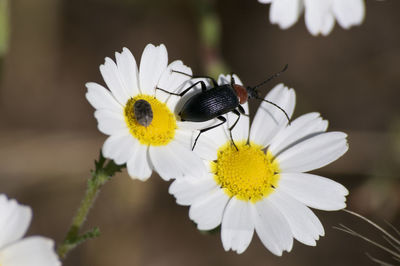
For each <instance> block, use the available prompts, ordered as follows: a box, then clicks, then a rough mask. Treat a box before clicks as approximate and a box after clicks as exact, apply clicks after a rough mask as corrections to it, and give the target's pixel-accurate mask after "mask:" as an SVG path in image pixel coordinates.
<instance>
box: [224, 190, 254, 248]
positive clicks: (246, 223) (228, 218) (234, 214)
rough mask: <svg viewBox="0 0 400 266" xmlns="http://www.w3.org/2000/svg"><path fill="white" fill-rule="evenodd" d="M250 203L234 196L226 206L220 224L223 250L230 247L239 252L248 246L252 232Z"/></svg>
mask: <svg viewBox="0 0 400 266" xmlns="http://www.w3.org/2000/svg"><path fill="white" fill-rule="evenodd" d="M250 204H252V203H249V202H247V201H242V200H238V199H236V198H235V197H234V198H232V199H231V200H230V201H229V203H228V205H227V206H226V208H225V212H224V215H223V218H222V226H221V239H222V244H223V246H224V249H225V251H228V250H230V249H232V250H233V251H236V252H237V253H238V254H240V253H243V251H245V250H246V249H247V247H248V246H249V244H250V242H251V239H252V238H253V234H254V223H253V221H252V219H251V207H250V206H249V205H250Z"/></svg>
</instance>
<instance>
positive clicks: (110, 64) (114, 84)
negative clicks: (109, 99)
mask: <svg viewBox="0 0 400 266" xmlns="http://www.w3.org/2000/svg"><path fill="white" fill-rule="evenodd" d="M100 72H101V75H102V76H103V79H104V81H105V82H106V84H107V87H108V88H109V89H110V90H111V92H112V94H113V95H114V97H115V99H117V101H118V102H119V103H120V104H121V105H125V104H126V102H127V101H128V99H129V98H130V97H129V94H128V90H127V88H126V87H125V83H124V81H123V79H122V77H121V75H120V73H119V70H118V68H117V65H116V64H115V63H114V61H113V60H111V59H110V58H108V57H106V59H105V63H104V65H101V66H100Z"/></svg>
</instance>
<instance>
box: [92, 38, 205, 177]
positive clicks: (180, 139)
mask: <svg viewBox="0 0 400 266" xmlns="http://www.w3.org/2000/svg"><path fill="white" fill-rule="evenodd" d="M115 57H116V63H114V61H113V60H111V59H110V58H108V57H107V58H106V59H105V63H104V65H101V66H100V72H101V74H102V76H103V79H104V81H105V83H106V84H107V87H108V88H109V90H107V89H106V88H104V87H103V86H101V85H99V84H97V83H92V82H90V83H87V84H86V87H87V89H88V92H87V93H86V98H87V100H88V101H89V102H90V104H91V105H92V106H93V107H94V108H96V112H95V117H96V119H97V122H98V129H99V130H100V131H101V132H102V133H104V134H107V135H109V136H110V137H108V139H107V140H106V141H105V143H104V145H103V149H102V151H103V155H104V157H106V158H110V159H113V160H114V161H115V163H117V164H125V163H126V165H127V170H128V173H129V175H130V176H131V177H132V178H138V179H140V180H147V179H148V178H149V177H150V175H151V173H152V170H155V171H157V172H158V174H159V175H160V176H161V177H162V178H163V179H165V180H169V179H171V178H179V177H181V176H183V175H193V174H199V173H200V174H201V173H204V174H205V172H206V170H205V167H204V164H203V163H202V161H201V159H200V158H199V157H198V156H197V155H196V154H195V153H194V152H192V151H191V148H190V146H189V145H186V143H188V142H190V138H191V135H192V131H191V130H189V129H185V128H184V127H182V126H181V125H182V123H181V122H180V121H176V118H175V114H174V109H175V106H176V104H177V101H176V99H175V98H176V97H175V98H174V99H171V98H173V97H170V95H169V94H167V93H165V92H162V91H160V90H156V87H159V88H162V89H164V90H166V91H170V92H175V91H177V90H178V89H180V88H181V86H182V85H183V84H184V83H185V81H187V80H189V79H190V76H187V75H184V74H181V73H176V72H173V71H172V70H174V71H180V72H183V73H187V74H188V75H191V74H192V70H191V69H190V68H189V67H187V66H185V65H184V64H183V63H182V61H179V60H177V61H174V62H172V63H171V64H169V65H167V64H168V54H167V49H166V48H165V46H164V45H163V44H161V45H160V46H154V45H152V44H148V45H147V46H146V48H145V49H144V51H143V54H142V58H141V61H140V68H139V70H138V67H137V65H136V61H135V58H134V57H133V55H132V53H131V52H130V51H129V50H128V49H127V48H124V49H123V51H122V53H115ZM170 99H171V100H170ZM139 101H140V102H141V103H142V104H143V103H144V104H145V105H146V102H147V107H151V111H152V115H151V116H149V117H146V111H145V110H146V109H142V110H140V109H141V108H142V107H140V106H138V105H136V103H139ZM136 107H138V108H139V109H135V108H136ZM149 109H150V108H149ZM135 110H137V111H140V112H142V111H143V112H144V114H139V112H137V113H135ZM148 118H149V119H148Z"/></svg>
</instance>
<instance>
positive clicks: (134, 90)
mask: <svg viewBox="0 0 400 266" xmlns="http://www.w3.org/2000/svg"><path fill="white" fill-rule="evenodd" d="M115 54H116V56H115V57H116V59H117V66H118V70H119V72H120V73H121V78H122V81H123V83H124V85H125V88H126V93H127V95H128V96H129V97H133V96H135V95H137V94H139V81H138V69H137V65H136V60H135V57H134V56H133V55H132V53H131V51H129V49H128V48H125V47H124V48H123V49H122V53H121V54H119V53H115Z"/></svg>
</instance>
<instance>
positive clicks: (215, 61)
mask: <svg viewBox="0 0 400 266" xmlns="http://www.w3.org/2000/svg"><path fill="white" fill-rule="evenodd" d="M192 4H193V7H194V9H195V11H196V13H197V16H198V23H199V35H200V41H201V49H202V54H203V60H204V62H203V63H204V66H205V73H206V74H207V75H209V76H211V77H216V78H218V75H219V74H220V73H226V72H227V70H228V67H227V65H226V63H225V62H224V60H223V58H222V55H221V47H220V46H221V31H222V27H221V21H220V18H219V16H218V14H217V12H216V11H215V0H201V1H198V0H193V1H192Z"/></svg>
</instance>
